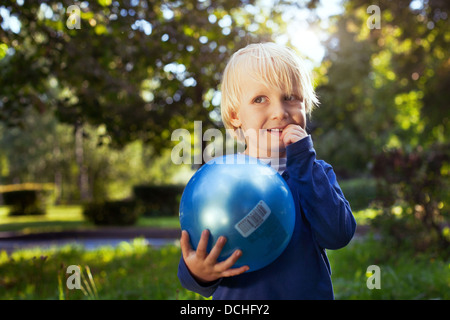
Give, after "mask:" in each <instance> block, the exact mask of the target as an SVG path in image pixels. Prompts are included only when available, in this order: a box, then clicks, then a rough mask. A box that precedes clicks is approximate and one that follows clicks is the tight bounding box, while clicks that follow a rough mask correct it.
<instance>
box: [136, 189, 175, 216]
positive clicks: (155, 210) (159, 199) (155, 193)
mask: <svg viewBox="0 0 450 320" xmlns="http://www.w3.org/2000/svg"><path fill="white" fill-rule="evenodd" d="M183 190H184V186H182V185H163V186H157V185H139V186H134V187H133V193H134V197H135V198H136V200H137V201H138V203H139V204H140V205H142V206H143V207H144V215H146V216H176V215H178V212H179V207H180V200H181V195H182V194H183Z"/></svg>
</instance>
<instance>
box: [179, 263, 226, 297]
mask: <svg viewBox="0 0 450 320" xmlns="http://www.w3.org/2000/svg"><path fill="white" fill-rule="evenodd" d="M178 279H179V280H180V283H181V285H182V286H183V288H185V289H187V290H189V291H193V292H196V293H198V294H201V295H202V296H204V297H210V296H212V294H213V293H214V291H216V289H217V287H218V286H219V284H220V282H221V281H222V279H219V280H217V281H215V282H212V283H210V284H207V285H202V284H200V283H198V282H197V280H195V279H194V277H193V276H192V275H191V273H190V272H189V269H188V267H187V266H186V263H185V262H184V259H183V257H181V259H180V263H179V264H178Z"/></svg>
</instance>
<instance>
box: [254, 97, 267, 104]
mask: <svg viewBox="0 0 450 320" xmlns="http://www.w3.org/2000/svg"><path fill="white" fill-rule="evenodd" d="M266 101H267V98H266V97H263V96H259V97H256V98H255V99H254V100H253V102H254V103H264V102H266Z"/></svg>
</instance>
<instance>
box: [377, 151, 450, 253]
mask: <svg viewBox="0 0 450 320" xmlns="http://www.w3.org/2000/svg"><path fill="white" fill-rule="evenodd" d="M449 147H450V146H449V145H445V144H436V145H434V146H432V147H431V148H429V149H425V150H424V149H422V148H417V149H416V150H413V151H409V152H407V151H405V150H401V149H396V150H391V151H386V152H384V153H382V154H380V155H379V156H378V157H377V158H376V159H375V164H374V167H373V173H374V175H375V177H377V179H378V180H377V183H378V185H377V188H378V195H379V196H378V198H379V201H380V204H381V205H382V207H383V208H384V214H383V215H381V216H379V218H378V220H379V221H378V226H379V227H380V229H381V231H384V232H386V234H388V235H389V236H391V237H393V239H395V242H396V243H398V244H401V243H404V242H405V239H408V241H410V244H411V245H412V246H413V247H415V248H416V249H417V250H421V251H422V250H424V249H427V247H431V246H433V245H437V246H438V247H440V248H443V249H444V252H446V253H447V254H450V250H449V249H448V248H449V239H448V235H447V234H446V231H445V230H447V229H446V228H448V226H446V220H447V218H448V213H449V211H448V190H449V189H448V188H449V187H450V185H449V179H448V168H449V161H450V154H449Z"/></svg>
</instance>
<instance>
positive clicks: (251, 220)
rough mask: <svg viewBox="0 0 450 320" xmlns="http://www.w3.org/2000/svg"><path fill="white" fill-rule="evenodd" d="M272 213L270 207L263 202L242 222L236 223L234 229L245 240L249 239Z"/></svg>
mask: <svg viewBox="0 0 450 320" xmlns="http://www.w3.org/2000/svg"><path fill="white" fill-rule="evenodd" d="M270 212H271V211H270V208H269V206H268V205H267V204H266V203H265V202H264V201H262V200H261V201H260V202H258V204H257V205H256V207H254V208H253V209H252V211H250V212H249V214H247V215H246V216H245V217H244V218H243V219H242V220H241V221H239V222H238V223H236V225H235V226H234V227H235V228H236V230H237V231H239V233H240V234H241V235H242V236H243V237H244V238H247V237H248V236H249V235H251V234H252V233H253V232H254V231H255V230H256V229H258V228H259V226H260V225H261V224H262V223H263V222H264V221H266V219H267V218H268V217H269V215H270Z"/></svg>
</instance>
